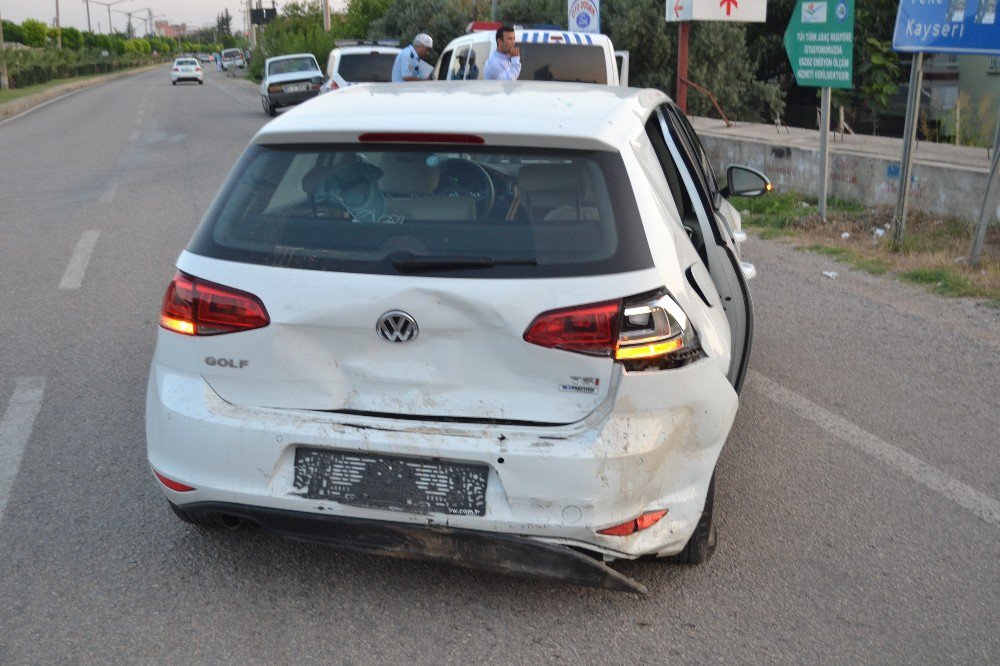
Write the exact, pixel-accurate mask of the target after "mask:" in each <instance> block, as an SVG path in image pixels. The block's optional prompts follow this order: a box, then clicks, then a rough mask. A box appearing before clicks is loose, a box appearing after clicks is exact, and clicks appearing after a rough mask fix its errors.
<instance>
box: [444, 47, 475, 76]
mask: <svg viewBox="0 0 1000 666" xmlns="http://www.w3.org/2000/svg"><path fill="white" fill-rule="evenodd" d="M469 64H470V63H469V47H468V46H459V47H457V48H456V49H455V52H454V53H453V54H452V57H451V62H450V63H448V77H447V78H448V80H449V81H464V80H467V79H470V80H471V79H475V78H476V76H477V74H478V68H476V69H473V67H475V64H474V63H473V67H470V66H469Z"/></svg>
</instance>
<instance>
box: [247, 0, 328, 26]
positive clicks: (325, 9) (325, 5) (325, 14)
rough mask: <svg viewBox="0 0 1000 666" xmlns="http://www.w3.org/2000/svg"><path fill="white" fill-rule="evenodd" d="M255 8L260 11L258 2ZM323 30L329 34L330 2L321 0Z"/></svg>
mask: <svg viewBox="0 0 1000 666" xmlns="http://www.w3.org/2000/svg"><path fill="white" fill-rule="evenodd" d="M257 8H258V9H260V2H258V3H257ZM323 30H324V31H325V32H330V0H323Z"/></svg>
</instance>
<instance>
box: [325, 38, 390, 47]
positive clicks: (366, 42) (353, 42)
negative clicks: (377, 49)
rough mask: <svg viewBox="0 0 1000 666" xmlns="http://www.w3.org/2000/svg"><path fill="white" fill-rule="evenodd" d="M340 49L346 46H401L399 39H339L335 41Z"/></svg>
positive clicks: (335, 44)
mask: <svg viewBox="0 0 1000 666" xmlns="http://www.w3.org/2000/svg"><path fill="white" fill-rule="evenodd" d="M333 45H334V46H336V47H337V48H338V49H339V48H342V47H344V46H399V40H398V39H338V40H336V41H334V43H333Z"/></svg>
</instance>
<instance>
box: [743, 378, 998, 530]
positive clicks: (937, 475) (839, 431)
mask: <svg viewBox="0 0 1000 666" xmlns="http://www.w3.org/2000/svg"><path fill="white" fill-rule="evenodd" d="M750 375H751V380H752V381H753V383H754V385H756V386H757V387H758V388H760V389H762V391H763V393H764V395H765V396H767V397H768V398H770V399H771V400H773V401H774V402H776V403H778V404H779V405H784V406H786V407H790V408H791V409H792V410H793V411H795V412H796V413H797V414H798V415H799V416H800V417H802V418H804V419H806V420H807V421H812V422H813V423H815V424H816V425H818V426H819V427H820V428H822V429H823V430H825V431H827V432H828V433H830V434H831V435H834V436H835V437H838V438H840V439H842V440H844V441H845V442H847V443H848V444H850V445H852V446H854V447H856V448H858V449H860V450H862V451H864V452H865V453H867V454H868V455H870V456H872V457H873V458H877V459H879V460H881V461H882V462H884V463H885V464H887V465H889V466H890V467H895V468H896V469H897V470H899V471H901V472H902V473H904V474H906V475H907V476H909V477H910V478H911V479H913V480H914V481H916V482H917V483H919V484H921V485H924V486H926V487H927V488H930V489H931V490H933V491H934V492H936V493H938V494H940V495H942V496H944V497H945V498H947V499H949V500H951V501H952V502H954V503H955V504H958V505H959V506H961V507H962V508H964V509H967V510H969V511H971V512H972V513H974V514H976V515H977V516H979V517H980V518H982V519H983V520H985V521H986V522H988V523H992V524H993V525H995V526H998V527H1000V502H998V501H997V500H995V499H993V498H992V497H989V496H988V495H985V494H983V493H981V492H979V491H978V490H976V489H975V488H972V487H970V486H967V485H965V484H964V483H962V482H961V481H959V480H957V479H954V478H952V477H950V476H948V475H947V474H945V473H944V472H942V471H941V470H939V469H937V468H936V467H933V466H931V465H928V464H927V463H925V462H924V461H923V460H920V459H919V458H916V457H914V456H911V455H910V454H909V453H907V452H906V451H904V450H902V449H900V448H899V447H897V446H894V445H892V444H890V443H889V442H886V441H884V440H881V439H879V438H878V437H876V436H875V435H873V434H872V433H870V432H868V431H866V430H862V429H861V428H859V427H858V426H856V425H854V424H853V423H851V422H850V421H847V420H846V419H843V418H841V417H839V416H837V415H836V414H832V413H831V412H828V411H827V410H825V409H823V408H822V407H820V406H819V405H817V404H816V403H814V402H811V401H810V400H808V399H806V398H803V397H802V396H800V395H799V394H798V393H795V392H794V391H791V390H789V389H787V388H785V387H784V386H781V385H780V384H777V383H775V382H773V381H771V380H770V379H768V378H767V377H765V376H764V375H762V374H760V373H759V372H754V371H751V372H750Z"/></svg>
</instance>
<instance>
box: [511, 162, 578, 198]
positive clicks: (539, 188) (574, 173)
mask: <svg viewBox="0 0 1000 666" xmlns="http://www.w3.org/2000/svg"><path fill="white" fill-rule="evenodd" d="M517 184H518V186H519V187H520V188H521V191H522V192H544V191H551V190H579V189H581V188H582V187H583V171H582V170H581V169H580V167H579V166H577V165H576V164H526V165H524V166H522V167H521V170H520V171H519V172H518V175H517Z"/></svg>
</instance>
